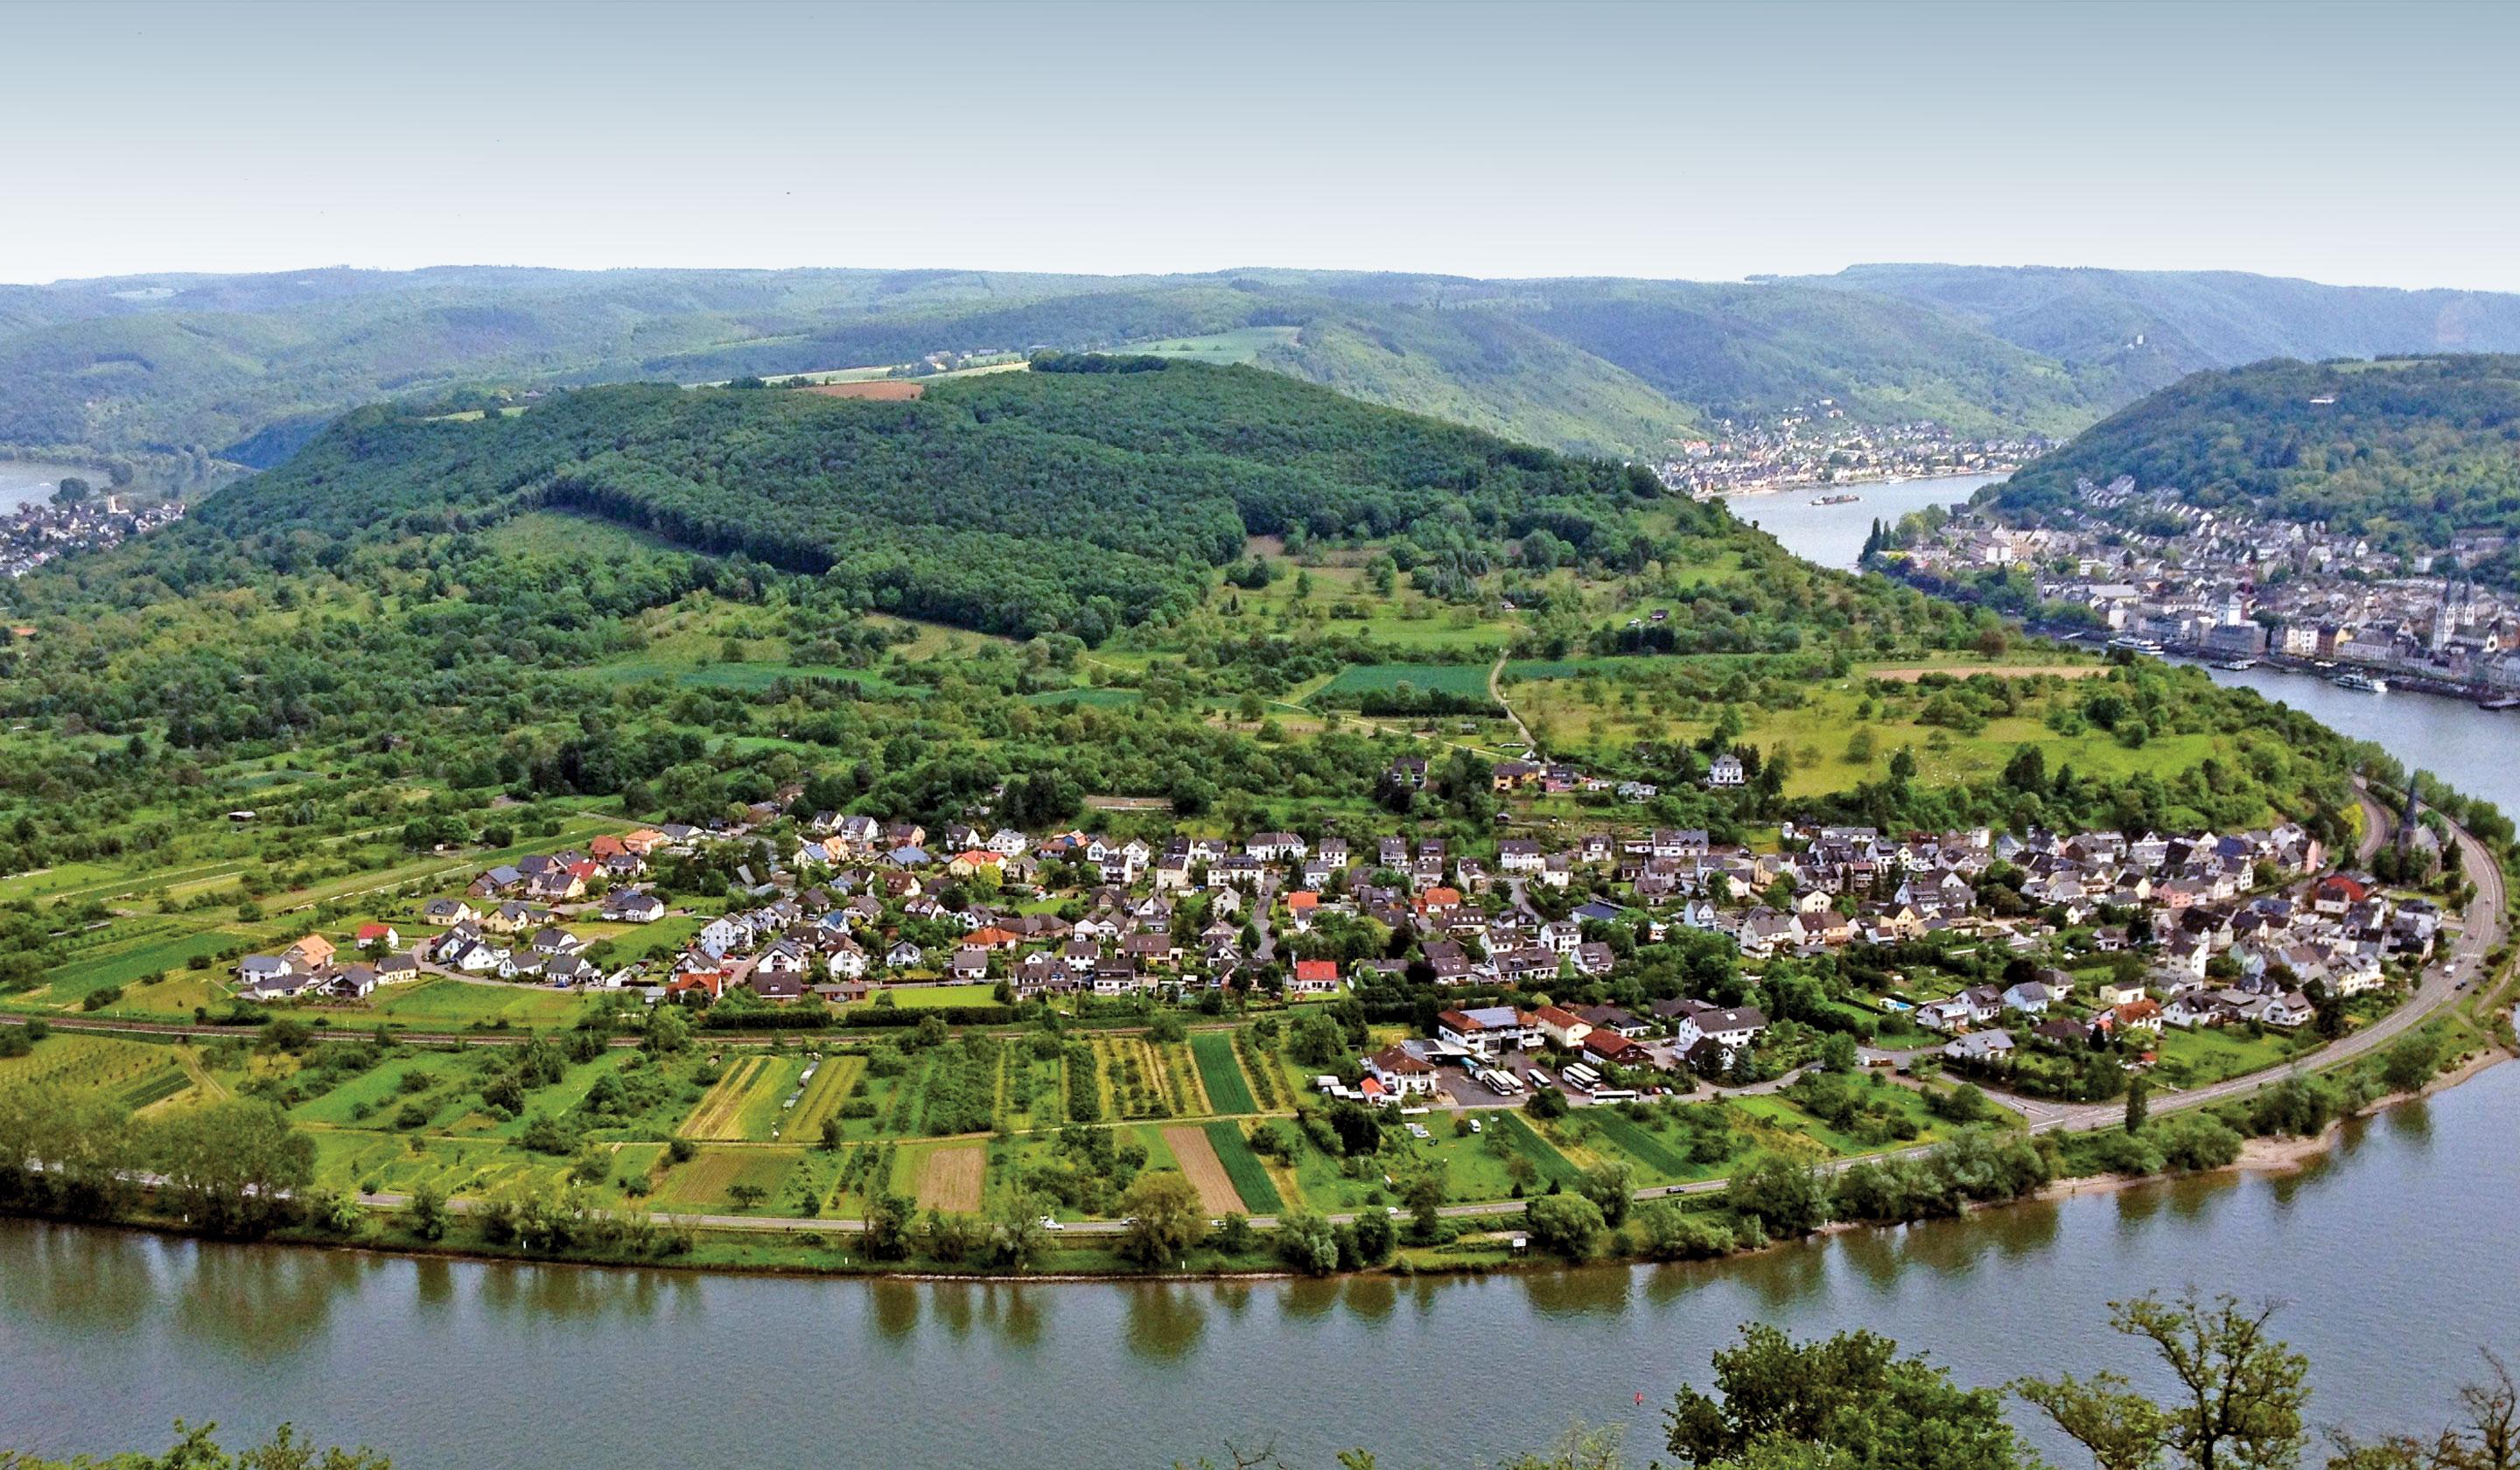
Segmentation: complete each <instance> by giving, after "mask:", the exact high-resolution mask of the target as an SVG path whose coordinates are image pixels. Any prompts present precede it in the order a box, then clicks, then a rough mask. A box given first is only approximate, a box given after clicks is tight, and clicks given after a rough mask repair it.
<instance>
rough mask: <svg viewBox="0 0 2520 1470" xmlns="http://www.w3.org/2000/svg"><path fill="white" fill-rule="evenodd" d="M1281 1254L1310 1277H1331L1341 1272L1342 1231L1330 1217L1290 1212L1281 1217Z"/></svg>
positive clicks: (1301, 1210)
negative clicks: (1340, 1245)
mask: <svg viewBox="0 0 2520 1470" xmlns="http://www.w3.org/2000/svg"><path fill="white" fill-rule="evenodd" d="M1278 1255H1279V1256H1280V1258H1281V1259H1283V1261H1284V1262H1285V1263H1286V1264H1287V1265H1288V1266H1291V1267H1293V1268H1294V1269H1295V1270H1299V1271H1303V1272H1305V1273H1306V1274H1308V1275H1315V1276H1321V1275H1328V1273H1329V1272H1331V1271H1334V1270H1338V1232H1337V1231H1336V1230H1334V1229H1332V1228H1331V1226H1330V1222H1329V1217H1328V1216H1327V1215H1323V1214H1321V1213H1320V1212H1318V1211H1314V1210H1306V1209H1301V1208H1298V1209H1294V1210H1290V1211H1288V1212H1286V1213H1285V1214H1283V1215H1282V1216H1280V1217H1278Z"/></svg>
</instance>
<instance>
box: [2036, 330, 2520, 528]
mask: <svg viewBox="0 0 2520 1470" xmlns="http://www.w3.org/2000/svg"><path fill="white" fill-rule="evenodd" d="M2121 474H2128V475H2133V476H2135V478H2136V482H2137V484H2138V487H2140V488H2142V489H2147V490H2149V489H2154V488H2158V487H2163V486H2171V487H2176V488H2177V489H2178V490H2179V491H2180V492H2181V498H2182V499H2183V500H2184V501H2186V502H2187V503H2189V504H2191V505H2196V506H2203V507H2217V506H2228V507H2237V508H2243V509H2246V510H2249V511H2251V512H2255V513H2258V514H2261V515H2273V516H2280V517H2283V518H2285V519H2291V520H2304V521H2308V520H2324V521H2327V522H2330V523H2331V524H2332V525H2334V526H2335V527H2337V528H2339V529H2342V530H2347V531H2351V532H2355V533H2357V534H2362V535H2367V536H2370V537H2371V538H2372V539H2373V540H2375V541H2376V542H2378V543H2379V544H2380V545H2382V546H2383V547H2385V548H2389V549H2393V550H2425V549H2438V548H2441V547H2445V546H2447V545H2448V544H2449V543H2450V540H2451V538H2452V536H2453V534H2454V533H2455V532H2457V531H2458V530H2459V529H2461V528H2465V527H2491V528H2495V529H2498V530H2500V531H2503V532H2505V533H2508V534H2514V535H2520V357H2508V356H2499V357H2497V356H2472V357H2438V358H2415V359H2396V360H2389V361H2383V362H2379V363H2367V364H2366V363H2346V364H2331V365H2320V366H2314V365H2312V364H2309V363H2301V362H2292V361H2287V360H2278V361H2274V362H2265V363H2258V364H2255V365H2253V366H2250V367H2246V368H2234V369H2229V370H2227V371H2221V372H2212V373H2198V374H2194V375H2192V376H2190V377H2187V378H2184V379H2181V380H2180V381H2179V382H2178V383H2176V384H2174V385H2173V386H2171V387H2168V388H2165V389H2163V390H2162V391H2160V392H2158V393H2155V394H2153V395H2152V396H2150V397H2148V398H2146V399H2144V400H2143V401H2142V402H2140V403H2138V404H2137V405H2135V406H2134V407H2132V408H2129V409H2126V410H2124V411H2123V412H2120V413H2118V414H2116V415H2114V416H2112V417H2111V418H2109V419H2108V420H2106V421H2105V422H2103V423H2099V424H2098V425H2096V426H2095V427H2093V428H2092V429H2091V430H2090V431H2088V432H2086V433H2085V434H2083V435H2082V436H2081V437H2079V438H2077V439H2075V440H2074V441H2073V442H2072V443H2071V444H2069V445H2067V446H2066V447H2065V448H2064V449H2062V450H2059V451H2058V452H2056V453H2055V454H2052V455H2049V456H2048V457H2046V458H2044V459H2042V460H2040V461H2039V462H2038V463H2037V464H2035V465H2032V466H2030V467H2029V468H2025V469H2023V470H2021V471H2020V472H2019V473H2017V474H2015V475H2013V476H2012V478H2011V479H2010V480H2009V481H2007V482H2006V483H2005V484H2004V485H2003V487H2002V488H2001V490H2000V491H1999V492H1998V495H1997V499H1998V502H1999V503H2000V504H2001V505H2003V506H2004V507H2005V508H2007V509H2008V510H2011V511H2014V512H2022V513H2028V514H2036V513H2038V512H2042V511H2045V510H2048V509H2052V508H2055V507H2058V506H2062V505H2064V504H2066V503H2067V502H2069V501H2070V500H2071V499H2072V497H2073V494H2074V484H2075V481H2076V480H2078V479H2090V480H2092V481H2093V482H2094V483H2106V482H2107V481H2108V480H2111V479H2113V478H2115V477H2117V476H2118V475H2121ZM2499 574H2500V575H2504V576H2508V575H2509V574H2510V566H2509V558H2508V557H2506V558H2505V562H2504V564H2503V567H2502V570H2501V571H2500V573H2499Z"/></svg>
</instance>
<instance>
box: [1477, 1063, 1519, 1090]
mask: <svg viewBox="0 0 2520 1470" xmlns="http://www.w3.org/2000/svg"><path fill="white" fill-rule="evenodd" d="M1479 1081H1481V1082H1483V1083H1485V1084H1487V1089H1488V1091H1491V1092H1494V1093H1496V1094H1497V1095H1498V1096H1500V1097H1511V1096H1513V1095H1514V1094H1515V1093H1517V1092H1520V1091H1522V1079H1521V1078H1519V1077H1516V1076H1514V1075H1513V1074H1512V1073H1511V1072H1508V1071H1506V1070H1505V1069H1504V1068H1502V1067H1491V1068H1489V1069H1488V1070H1487V1071H1484V1072H1481V1073H1480V1074H1479Z"/></svg>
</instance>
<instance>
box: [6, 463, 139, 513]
mask: <svg viewBox="0 0 2520 1470" xmlns="http://www.w3.org/2000/svg"><path fill="white" fill-rule="evenodd" d="M65 475H67V476H71V477H74V478H77V479H83V480H85V481H87V482H88V484H90V485H91V486H93V487H95V488H96V489H99V490H104V489H108V488H111V486H112V483H113V482H112V479H111V478H110V477H109V476H108V475H107V474H106V472H105V471H104V470H102V469H82V468H79V467H78V466H76V465H41V464H37V463H35V462H34V461H32V460H0V513H5V512H10V511H15V510H17V509H18V508H19V507H20V506H31V505H34V504H35V503H37V502H38V501H47V500H51V499H52V498H53V492H54V491H55V490H58V489H60V488H61V482H62V478H63V476H65Z"/></svg>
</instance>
